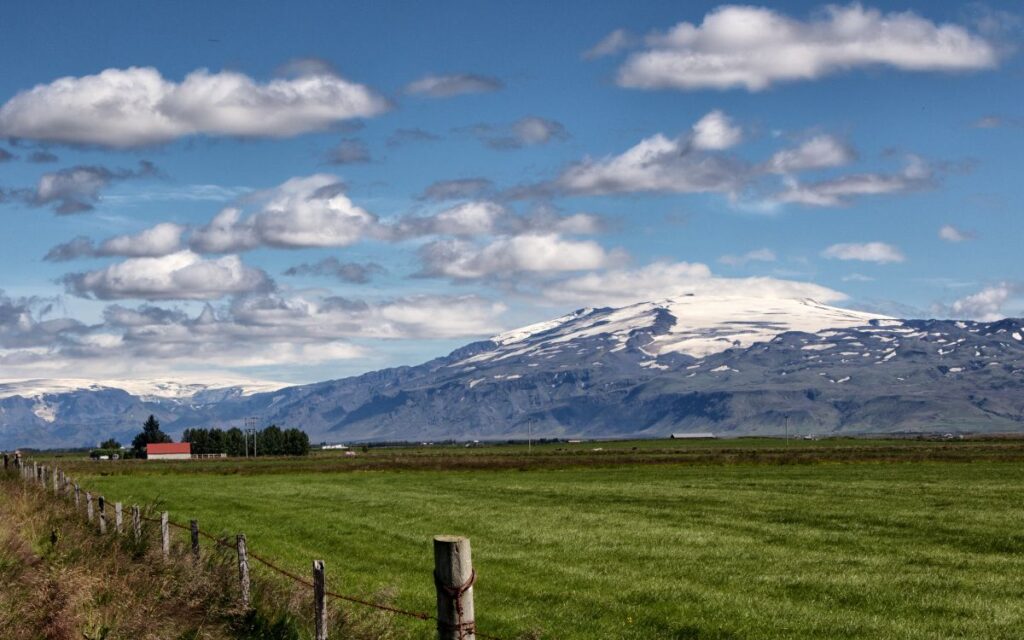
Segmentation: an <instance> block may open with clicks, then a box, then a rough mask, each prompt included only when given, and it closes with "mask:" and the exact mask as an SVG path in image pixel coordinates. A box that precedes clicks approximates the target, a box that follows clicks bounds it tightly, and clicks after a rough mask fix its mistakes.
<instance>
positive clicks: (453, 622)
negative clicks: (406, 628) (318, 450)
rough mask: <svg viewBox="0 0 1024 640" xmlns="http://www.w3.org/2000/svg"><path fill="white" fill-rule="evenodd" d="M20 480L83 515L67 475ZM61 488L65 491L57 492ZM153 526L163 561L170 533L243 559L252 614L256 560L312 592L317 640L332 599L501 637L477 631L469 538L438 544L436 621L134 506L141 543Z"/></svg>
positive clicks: (443, 631) (452, 638)
mask: <svg viewBox="0 0 1024 640" xmlns="http://www.w3.org/2000/svg"><path fill="white" fill-rule="evenodd" d="M20 464H21V476H22V479H23V480H24V481H25V482H26V483H28V484H30V485H31V484H33V483H38V484H39V485H40V487H42V488H43V489H45V488H46V486H47V479H48V476H49V477H52V482H53V492H54V495H55V496H59V497H68V498H70V497H71V495H72V488H73V497H74V502H75V511H76V512H79V504H80V502H79V500H80V498H79V496H80V491H81V488H80V485H79V484H78V483H77V482H75V481H74V480H73V479H72V478H69V477H68V476H67V475H66V474H65V473H64V472H63V471H58V470H56V469H49V468H48V467H46V466H42V465H39V464H38V463H37V462H35V461H33V462H32V470H31V472H29V469H28V462H27V461H24V460H22V461H21V462H20ZM58 486H59V487H60V488H61V490H58ZM84 493H85V502H86V516H87V519H88V521H89V523H90V524H92V523H93V522H94V520H95V514H94V511H93V495H92V492H89V491H84ZM105 503H106V500H105V499H104V497H103V496H99V514H98V515H99V528H100V533H101V534H104V533H106V524H107V523H106V514H105V509H104V507H105ZM121 513H122V512H121V503H120V502H118V503H116V505H115V518H116V525H115V526H116V529H115V530H116V532H117V534H119V535H120V534H121V533H122V515H121ZM144 521H145V522H150V523H154V524H159V525H160V536H161V546H162V552H163V557H164V558H165V559H169V557H170V533H169V529H170V528H171V527H173V528H175V529H178V530H181V531H187V532H189V533H190V536H191V554H192V558H193V561H198V560H199V558H200V550H199V538H200V537H202V538H206V539H208V540H210V541H212V542H213V543H214V544H216V545H217V546H220V547H223V548H225V549H229V550H233V551H235V552H236V553H237V555H238V565H239V586H240V591H241V600H242V605H243V607H245V608H248V607H249V605H250V602H249V597H250V584H249V562H248V561H249V559H250V558H251V559H252V560H255V561H256V562H258V563H259V564H261V565H263V566H265V567H266V568H268V569H270V570H271V571H273V572H275V573H277V574H279V575H281V576H283V577H285V578H288V579H289V580H291V581H292V582H295V583H298V584H300V585H302V586H304V587H307V588H309V589H312V590H313V592H314V603H315V609H316V610H315V616H314V618H315V625H316V631H315V638H316V640H327V629H326V624H325V615H326V613H325V611H324V610H322V609H321V606H322V604H321V601H320V598H321V597H329V598H332V599H334V600H340V601H344V602H349V603H352V604H357V605H361V606H365V607H370V608H373V609H376V610H378V611H384V612H387V613H390V614H394V615H399V616H405V617H408V618H414V619H417V620H423V621H432V622H434V623H436V625H437V633H438V638H439V640H475V639H476V638H480V639H482V640H500V639H499V638H498V637H497V636H493V635H489V634H485V633H481V632H480V631H477V629H476V621H475V607H474V602H473V586H474V584H475V583H476V578H477V575H476V571H475V570H474V569H473V566H472V560H471V556H470V544H469V539H468V538H462V537H458V536H435V537H434V540H433V543H434V585H435V589H436V592H437V614H436V615H432V614H429V613H425V612H422V611H411V610H408V609H402V608H399V607H393V606H390V605H386V604H380V603H376V602H372V601H370V600H367V599H365V598H360V597H357V596H353V595H347V594H343V593H337V592H333V591H330V590H328V589H327V588H326V577H325V572H324V565H323V561H322V560H314V563H313V572H312V578H310V579H307V578H303V577H301V576H299V575H297V574H296V573H294V572H292V571H289V570H287V569H284V568H282V567H280V566H278V565H277V564H276V563H274V562H272V561H271V560H269V559H267V558H265V557H263V556H260V555H257V554H255V553H253V552H252V551H251V550H248V548H247V543H246V536H245V534H238V535H237V536H236V541H235V544H231V543H230V542H229V541H228V539H227V538H223V537H217V536H215V535H213V534H211V533H209V532H207V531H204V530H202V529H200V528H199V524H198V522H197V521H196V520H191V521H190V522H189V524H188V525H183V524H179V523H177V522H174V521H173V520H171V519H170V515H169V513H168V512H166V511H164V512H162V513H161V514H160V517H159V518H151V517H148V516H145V515H142V513H141V510H140V509H139V506H138V505H133V506H132V529H133V532H134V536H135V540H136V541H137V542H138V541H140V540H141V536H142V522H144Z"/></svg>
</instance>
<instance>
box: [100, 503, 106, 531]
mask: <svg viewBox="0 0 1024 640" xmlns="http://www.w3.org/2000/svg"><path fill="white" fill-rule="evenodd" d="M99 505H100V535H106V533H107V512H106V505H107V502H106V500H104V499H103V496H100V497H99Z"/></svg>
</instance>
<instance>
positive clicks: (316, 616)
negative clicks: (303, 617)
mask: <svg viewBox="0 0 1024 640" xmlns="http://www.w3.org/2000/svg"><path fill="white" fill-rule="evenodd" d="M313 620H314V623H315V625H316V636H315V640H327V580H326V578H325V577H324V561H323V560H314V561H313Z"/></svg>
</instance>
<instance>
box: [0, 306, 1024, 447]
mask: <svg viewBox="0 0 1024 640" xmlns="http://www.w3.org/2000/svg"><path fill="white" fill-rule="evenodd" d="M1022 322H1024V321H1022V320H1019V319H1007V320H1002V321H999V322H992V323H979V322H963V321H952V320H897V319H893V318H887V317H882V316H877V315H871V314H865V313H861V312H856V311H849V310H845V309H840V308H836V307H830V306H826V305H822V304H819V303H816V302H814V301H811V300H789V299H763V298H726V297H721V298H718V297H708V296H684V297H681V298H676V299H671V300H661V301H657V302H649V303H641V304H635V305H631V306H628V307H623V308H618V309H609V308H602V309H581V310H579V311H576V312H574V313H571V314H568V315H566V316H563V317H561V318H557V319H555V320H551V321H549V322H543V323H538V324H535V325H531V326H528V327H523V328H522V329H518V330H515V331H510V332H506V333H503V334H501V335H498V336H495V337H493V338H492V339H491V340H486V341H482V342H476V343H472V344H469V345H467V346H465V347H463V348H461V349H458V350H456V351H454V352H453V353H451V354H449V355H448V356H445V357H442V358H438V359H436V360H432V361H430V362H427V363H424V364H421V365H418V366H413V367H399V368H394V369H385V370H381V371H376V372H372V373H367V374H364V375H361V376H357V377H351V378H345V379H341V380H332V381H328V382H321V383H316V384H311V385H302V386H296V387H287V388H282V389H273V390H269V391H265V392H257V393H249V392H247V391H243V390H240V389H237V388H236V389H235V390H231V389H221V390H219V391H217V392H210V391H208V390H205V389H204V390H203V391H200V392H198V393H195V394H193V395H191V396H189V395H187V394H186V395H185V396H180V397H174V398H168V397H160V396H156V395H152V394H150V395H138V394H133V393H129V392H128V391H125V390H121V389H113V388H107V387H103V388H96V389H90V388H87V389H78V390H73V391H68V392H53V393H45V392H44V393H38V394H35V395H32V394H28V395H8V396H7V397H4V398H2V399H0V446H5V447H7V446H12V445H16V444H17V445H35V446H40V445H47V446H56V445H58V444H85V443H93V442H94V441H95V440H97V439H99V438H101V437H106V436H108V435H111V434H114V435H120V434H124V435H122V436H121V437H123V438H126V437H128V436H129V435H130V434H131V433H134V432H135V431H136V430H137V426H136V425H137V424H139V423H140V422H141V420H143V419H145V416H146V415H148V414H149V413H155V414H156V415H158V416H159V417H160V418H161V420H162V422H163V423H164V425H165V426H166V427H168V428H169V429H170V430H171V431H180V430H181V429H184V428H186V427H190V426H231V425H238V424H241V422H242V420H243V419H244V417H246V416H257V417H258V418H259V419H260V421H261V422H263V423H267V424H269V423H271V422H276V423H277V424H278V425H281V426H289V427H300V428H303V429H305V430H306V431H307V432H308V433H310V435H311V437H312V439H313V440H314V441H321V440H327V441H351V442H355V441H367V440H440V439H448V438H455V439H470V438H473V439H500V438H519V437H526V435H527V434H528V433H530V432H531V431H532V433H533V435H534V437H623V436H665V435H667V434H669V433H671V432H680V431H691V430H693V431H714V432H716V433H719V434H722V435H744V434H754V433H765V434H767V433H781V432H782V431H783V429H784V428H785V425H786V423H787V421H788V423H789V425H790V429H791V431H792V432H794V433H799V434H818V435H827V434H856V433H866V432H870V433H878V432H914V431H927V432H934V431H972V432H979V431H1014V430H1020V429H1022V428H1024V393H1022V391H1024V337H1022V336H1024V326H1022ZM37 386H38V385H37ZM2 395H4V394H3V393H0V396H2Z"/></svg>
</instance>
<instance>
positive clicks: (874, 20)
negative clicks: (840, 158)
mask: <svg viewBox="0 0 1024 640" xmlns="http://www.w3.org/2000/svg"><path fill="white" fill-rule="evenodd" d="M647 44H648V47H647V49H645V50H643V51H640V52H637V53H635V54H633V55H632V56H630V57H629V58H628V59H627V60H626V62H625V63H624V64H623V65H622V67H621V68H620V69H619V72H618V78H617V79H618V83H619V84H620V85H621V86H624V87H633V88H640V89H662V88H671V89H680V90H697V89H730V88H734V87H742V88H745V89H747V90H748V91H761V90H763V89H766V88H768V87H770V86H771V85H773V84H776V83H781V82H794V81H800V80H814V79H817V78H821V77H823V76H827V75H830V74H834V73H839V72H842V71H846V70H850V69H856V68H863V67H873V66H883V67H892V68H896V69H900V70H903V71H970V70H977V69H986V68H990V67H993V66H995V65H996V64H997V63H998V57H999V55H998V52H997V50H996V47H995V46H994V45H993V44H991V43H990V42H988V41H987V40H985V39H984V38H983V37H982V36H980V35H977V34H974V33H971V32H970V31H969V30H968V29H966V28H964V27H962V26H960V25H956V24H936V23H935V22H932V21H930V20H928V19H926V18H923V17H921V16H919V15H917V14H915V13H913V12H910V11H906V12H899V13H897V12H892V13H882V12H881V11H879V10H877V9H871V8H865V7H863V6H862V5H860V4H857V3H854V4H850V5H847V6H838V5H829V6H827V7H825V8H824V9H823V10H822V11H820V12H818V13H817V14H815V15H814V16H813V17H811V18H810V19H808V20H799V19H796V18H791V17H789V16H786V15H783V14H781V13H779V12H777V11H774V10H772V9H769V8H765V7H755V6H741V5H726V6H722V7H719V8H716V9H714V10H713V11H711V12H710V13H708V14H707V15H705V16H704V19H703V21H702V22H701V23H700V24H699V25H698V24H693V23H689V22H681V23H679V24H677V25H675V26H674V27H672V28H671V29H670V30H669V31H668V32H667V33H663V34H655V35H652V36H650V37H649V38H648V42H647Z"/></svg>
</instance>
